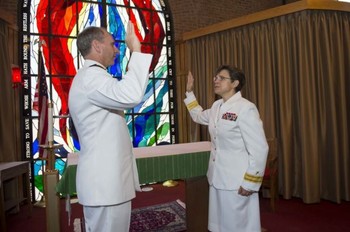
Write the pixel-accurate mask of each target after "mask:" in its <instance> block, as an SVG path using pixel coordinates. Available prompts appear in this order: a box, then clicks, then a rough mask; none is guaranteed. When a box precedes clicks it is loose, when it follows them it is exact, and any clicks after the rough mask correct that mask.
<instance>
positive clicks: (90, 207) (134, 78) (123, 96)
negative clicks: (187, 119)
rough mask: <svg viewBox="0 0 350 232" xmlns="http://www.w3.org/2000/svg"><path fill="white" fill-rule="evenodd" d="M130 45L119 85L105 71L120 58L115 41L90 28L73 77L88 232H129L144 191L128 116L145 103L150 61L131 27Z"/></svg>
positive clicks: (79, 170)
mask: <svg viewBox="0 0 350 232" xmlns="http://www.w3.org/2000/svg"><path fill="white" fill-rule="evenodd" d="M126 44H127V46H128V47H129V49H130V51H131V52H132V55H131V58H130V61H129V64H128V71H127V73H126V74H125V75H124V76H123V78H122V80H120V81H118V80H117V79H115V78H112V76H111V75H110V74H109V73H108V72H107V71H106V67H108V66H111V65H113V63H114V60H115V57H116V55H117V54H118V52H119V50H118V49H117V48H116V47H115V41H114V39H113V37H112V35H111V34H109V33H108V32H107V31H106V29H104V28H99V27H89V28H86V29H85V30H84V31H82V32H81V33H80V34H79V35H78V38H77V46H78V49H79V51H80V53H81V54H82V56H83V57H84V59H85V63H84V66H83V67H82V68H81V69H80V70H79V71H78V73H77V75H76V76H75V77H74V80H73V83H72V87H71V89H70V92H69V109H70V114H71V117H72V119H73V122H74V125H75V128H76V130H77V133H78V137H79V141H80V145H81V150H80V152H79V162H78V168H77V177H76V178H77V180H76V183H77V194H78V199H79V203H80V204H82V205H83V210H84V219H85V227H86V231H93V232H109V231H110V232H115V231H121V232H128V231H129V226H130V216H131V199H132V198H134V197H135V195H136V194H135V190H137V191H140V185H139V179H138V174H137V168H136V162H135V157H134V155H133V152H132V144H131V141H130V135H129V131H128V128H127V125H126V122H125V118H124V110H125V109H130V108H133V107H135V106H136V105H137V104H139V103H140V102H141V100H142V98H143V96H144V93H145V90H146V86H147V83H148V76H149V67H150V64H151V60H152V55H151V54H142V53H140V51H141V45H140V41H139V40H138V38H137V37H136V35H135V32H134V26H133V25H132V24H131V23H129V24H128V28H127V36H126Z"/></svg>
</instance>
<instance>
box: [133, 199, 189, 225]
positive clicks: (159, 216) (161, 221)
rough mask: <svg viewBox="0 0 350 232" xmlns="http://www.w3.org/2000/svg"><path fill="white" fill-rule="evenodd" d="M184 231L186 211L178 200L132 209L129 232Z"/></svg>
mask: <svg viewBox="0 0 350 232" xmlns="http://www.w3.org/2000/svg"><path fill="white" fill-rule="evenodd" d="M136 231H142V232H144V231H158V232H161V231H162V232H163V231H164V232H165V231H177V232H179V231H186V210H185V208H184V203H183V202H181V201H180V200H177V201H172V202H169V203H165V204H160V205H152V206H149V207H144V208H139V209H133V210H132V212H131V224H130V232H136Z"/></svg>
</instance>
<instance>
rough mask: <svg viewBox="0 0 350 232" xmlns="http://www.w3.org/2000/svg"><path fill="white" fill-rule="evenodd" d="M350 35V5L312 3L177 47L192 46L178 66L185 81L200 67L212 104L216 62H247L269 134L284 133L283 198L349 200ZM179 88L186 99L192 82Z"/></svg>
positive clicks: (250, 94) (252, 95) (198, 80)
mask: <svg viewBox="0 0 350 232" xmlns="http://www.w3.org/2000/svg"><path fill="white" fill-rule="evenodd" d="M349 41H350V13H349V12H339V11H320V10H304V11H300V12H297V13H292V14H288V15H284V16H280V17H276V18H272V19H268V20H264V21H261V22H257V23H253V24H249V25H246V26H241V27H238V28H233V29H229V30H226V31H222V32H218V33H214V34H210V35H207V36H202V37H199V38H195V39H192V40H189V41H185V42H184V43H183V44H180V45H178V46H177V47H178V48H177V49H178V51H177V52H181V49H179V47H181V46H182V47H184V46H185V47H186V49H182V52H185V55H182V57H183V58H184V59H185V60H186V61H187V64H186V65H181V67H177V71H178V72H180V73H181V76H179V77H178V80H177V81H178V83H177V85H180V86H185V83H186V75H185V72H186V69H189V70H192V72H193V75H194V76H195V94H196V95H197V97H198V100H199V102H200V104H201V105H202V106H203V108H208V107H210V106H211V104H212V103H213V101H214V100H215V96H214V93H213V90H212V84H213V82H212V76H213V75H214V72H215V70H216V68H217V67H218V66H220V65H221V64H232V65H235V66H237V67H239V68H241V69H242V70H243V71H244V72H245V74H246V78H247V84H246V86H245V87H244V89H243V91H242V92H243V95H244V96H245V97H246V98H247V99H249V100H251V101H252V102H254V103H255V104H256V105H257V107H258V109H259V111H260V116H261V118H262V120H263V122H264V127H265V133H266V136H267V137H277V138H278V140H279V174H280V177H279V186H280V190H279V191H280V193H281V194H282V195H283V197H284V198H286V199H289V198H291V197H293V196H295V197H301V198H302V199H303V200H304V202H306V203H314V202H318V201H320V199H328V200H332V201H334V202H338V203H339V202H341V200H347V201H349V200H350V150H349V144H350V111H349V109H350V91H349V90H348V89H349V87H350V43H349ZM179 57H181V56H179ZM177 63H178V62H177ZM179 91H180V90H178V92H177V94H178V95H179V96H182V99H183V96H184V87H182V88H181V91H182V92H179ZM179 107H181V108H180V109H179V119H180V120H179V121H180V122H186V124H187V125H188V124H189V123H188V121H190V118H189V117H188V116H184V113H183V112H184V111H185V110H186V109H185V108H184V106H183V103H182V102H180V103H179ZM179 131H180V134H181V136H183V137H186V138H187V141H184V142H190V141H193V140H194V141H199V140H208V139H209V137H208V133H207V128H202V127H200V126H197V127H196V131H186V129H180V130H179ZM186 133H187V136H184V134H186ZM189 133H191V134H189ZM194 136H197V137H195V139H193V137H194Z"/></svg>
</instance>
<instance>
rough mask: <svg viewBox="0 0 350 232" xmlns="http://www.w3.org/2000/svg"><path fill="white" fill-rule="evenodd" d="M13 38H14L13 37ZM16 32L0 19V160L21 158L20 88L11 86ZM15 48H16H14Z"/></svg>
mask: <svg viewBox="0 0 350 232" xmlns="http://www.w3.org/2000/svg"><path fill="white" fill-rule="evenodd" d="M14 38H15V39H14ZM14 41H18V36H17V32H16V31H15V30H13V29H12V28H11V27H9V26H8V24H7V23H6V22H4V21H3V20H1V19H0V162H10V161H18V160H21V159H22V154H21V144H20V143H21V134H20V123H19V122H20V118H19V117H20V115H19V114H20V113H19V112H20V110H19V109H20V107H19V96H20V91H21V88H12V82H11V64H17V61H14V60H16V59H17V58H18V55H17V54H16V53H15V52H14V51H13V50H12V49H14V48H15V47H17V45H14V44H13V42H14ZM14 50H17V49H14Z"/></svg>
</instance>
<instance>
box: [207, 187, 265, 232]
mask: <svg viewBox="0 0 350 232" xmlns="http://www.w3.org/2000/svg"><path fill="white" fill-rule="evenodd" d="M208 229H209V231H212V232H261V225H260V207H259V194H258V193H253V194H252V195H251V196H249V197H246V196H241V195H239V194H238V191H231V190H219V189H216V188H214V187H213V186H210V189H209V219H208Z"/></svg>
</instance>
